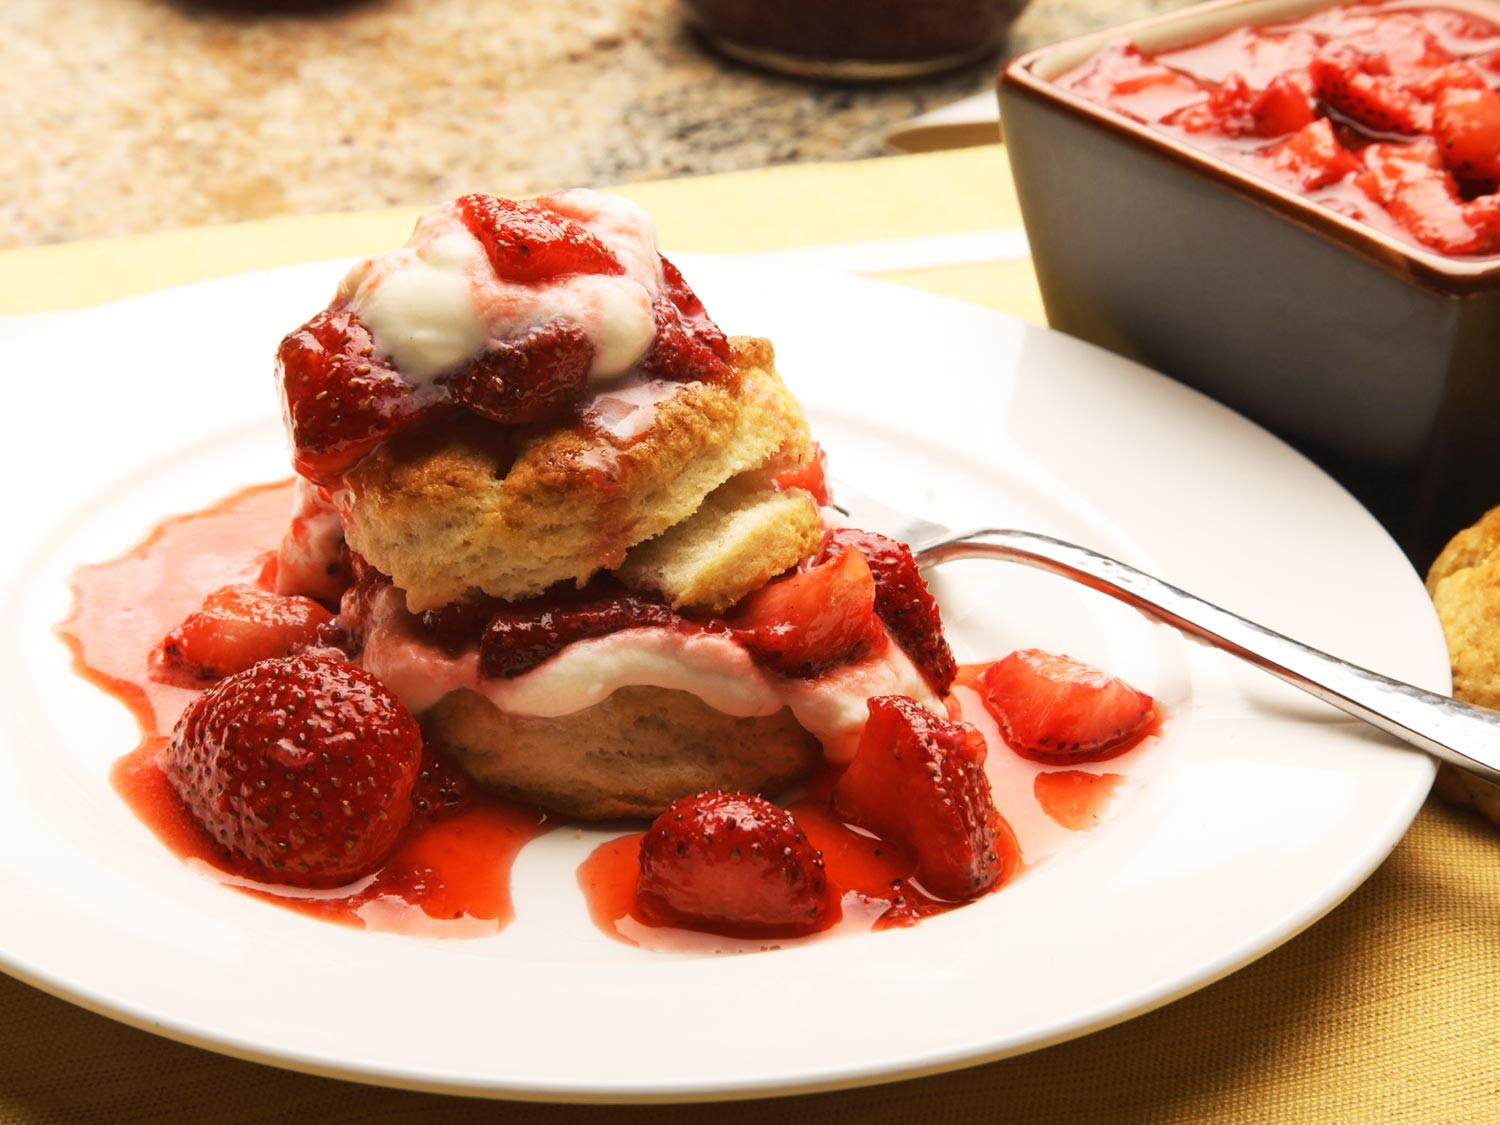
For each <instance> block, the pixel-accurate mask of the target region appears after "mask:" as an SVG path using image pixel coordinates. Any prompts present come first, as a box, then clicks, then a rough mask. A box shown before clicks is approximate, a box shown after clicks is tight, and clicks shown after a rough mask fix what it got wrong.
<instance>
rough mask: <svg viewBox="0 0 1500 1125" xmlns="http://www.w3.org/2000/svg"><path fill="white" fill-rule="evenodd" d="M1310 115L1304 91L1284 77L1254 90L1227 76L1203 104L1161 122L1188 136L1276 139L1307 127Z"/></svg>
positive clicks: (1309, 101)
mask: <svg viewBox="0 0 1500 1125" xmlns="http://www.w3.org/2000/svg"><path fill="white" fill-rule="evenodd" d="M1314 112H1315V111H1314V109H1313V104H1312V99H1311V98H1310V97H1309V96H1308V93H1307V91H1306V90H1304V89H1303V88H1302V87H1301V86H1299V85H1298V84H1297V83H1295V82H1293V81H1292V80H1291V79H1289V78H1288V77H1286V76H1285V75H1278V76H1277V77H1275V78H1273V79H1272V80H1271V82H1270V83H1269V84H1268V85H1267V86H1266V88H1265V89H1263V90H1256V89H1253V88H1252V87H1251V86H1250V84H1249V83H1248V82H1246V81H1245V79H1244V78H1243V77H1242V76H1241V75H1239V74H1230V75H1228V76H1227V77H1226V78H1225V79H1224V81H1223V82H1221V83H1220V84H1219V85H1218V86H1217V87H1215V88H1214V90H1213V91H1212V92H1211V93H1210V94H1209V96H1208V99H1207V100H1206V101H1202V102H1196V103H1194V104H1193V105H1190V106H1186V107H1184V108H1183V109H1181V110H1179V111H1178V112H1176V113H1174V114H1171V115H1169V116H1168V117H1167V118H1166V119H1165V120H1166V122H1167V123H1169V124H1172V125H1177V126H1179V127H1180V128H1183V129H1186V130H1187V131H1188V132H1190V133H1210V132H1211V133H1221V134H1223V135H1225V136H1229V137H1280V136H1285V135H1286V134H1287V133H1295V132H1296V131H1297V130H1298V129H1301V128H1302V127H1303V126H1305V125H1307V124H1308V123H1309V122H1310V121H1312V120H1313V117H1314Z"/></svg>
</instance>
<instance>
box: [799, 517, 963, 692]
mask: <svg viewBox="0 0 1500 1125" xmlns="http://www.w3.org/2000/svg"><path fill="white" fill-rule="evenodd" d="M849 547H852V548H853V549H854V550H856V551H858V552H859V553H860V554H861V555H863V556H864V558H865V561H866V562H867V563H869V564H870V573H871V574H872V575H874V578H875V613H876V615H877V616H878V617H879V618H880V620H881V621H883V622H884V623H885V627H886V628H887V629H889V630H890V633H891V636H892V637H894V638H895V641H896V643H897V644H898V645H900V646H901V649H902V651H904V652H905V653H906V655H907V656H909V657H911V659H912V662H913V663H914V664H916V666H917V670H918V671H920V672H921V673H922V678H923V679H925V680H926V681H927V683H928V685H929V686H930V687H931V688H932V690H933V691H935V692H937V694H938V695H946V694H947V693H948V689H949V688H951V687H952V686H953V678H954V677H955V676H956V675H958V661H956V660H955V659H954V658H953V650H952V649H951V648H949V647H948V639H947V638H946V637H944V636H943V619H942V616H941V615H940V614H939V613H938V605H937V600H936V599H935V598H933V596H932V593H931V592H930V591H929V590H928V589H927V583H926V581H924V580H923V578H922V572H921V571H920V570H918V569H917V561H916V559H914V558H913V557H912V553H911V548H910V547H908V546H907V545H906V544H905V543H900V542H897V541H896V540H895V539H891V538H888V537H887V536H884V535H877V534H876V533H875V532H873V531H860V530H858V529H857V528H852V527H841V528H837V529H835V530H833V531H831V532H829V534H828V539H827V544H826V545H825V546H824V548H823V550H824V552H825V553H827V552H828V551H829V550H830V548H849Z"/></svg>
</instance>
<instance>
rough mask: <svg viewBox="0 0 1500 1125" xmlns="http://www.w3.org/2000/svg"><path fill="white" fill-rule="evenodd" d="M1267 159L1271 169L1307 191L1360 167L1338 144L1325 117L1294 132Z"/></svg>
mask: <svg viewBox="0 0 1500 1125" xmlns="http://www.w3.org/2000/svg"><path fill="white" fill-rule="evenodd" d="M1269 155H1270V160H1271V164H1272V166H1273V167H1275V168H1277V169H1278V170H1279V171H1281V172H1284V173H1286V174H1287V175H1288V176H1289V177H1290V178H1291V179H1292V180H1294V181H1295V182H1296V183H1297V184H1298V185H1299V186H1300V187H1302V188H1304V189H1305V190H1308V191H1311V190H1313V189H1315V188H1322V187H1327V186H1328V185H1329V184H1335V183H1338V181H1340V180H1342V179H1343V178H1344V177H1345V176H1348V175H1350V174H1351V173H1355V172H1358V171H1359V169H1360V167H1361V165H1360V163H1359V160H1358V158H1357V157H1356V156H1355V155H1354V154H1353V153H1352V152H1350V151H1349V150H1348V149H1346V148H1345V147H1344V146H1343V145H1341V144H1339V141H1338V137H1337V136H1335V135H1334V132H1333V126H1332V125H1331V124H1329V122H1328V119H1327V118H1326V117H1321V118H1319V119H1318V120H1316V121H1314V122H1312V124H1310V125H1308V126H1306V127H1305V128H1303V129H1300V130H1298V131H1297V132H1296V133H1295V134H1293V135H1292V136H1291V137H1288V138H1287V139H1286V141H1284V142H1283V143H1281V144H1279V145H1277V146H1276V147H1275V148H1274V149H1272V150H1271V152H1270V154H1269Z"/></svg>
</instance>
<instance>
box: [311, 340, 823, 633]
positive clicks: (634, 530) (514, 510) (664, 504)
mask: <svg viewBox="0 0 1500 1125" xmlns="http://www.w3.org/2000/svg"><path fill="white" fill-rule="evenodd" d="M731 347H732V352H733V363H732V366H733V375H732V377H731V378H730V379H728V380H727V381H725V382H723V383H712V384H710V383H698V382H691V383H682V384H677V385H675V386H673V387H671V388H669V390H670V395H669V397H667V398H665V399H664V400H663V401H661V402H660V403H659V405H657V407H656V412H655V417H654V419H653V421H652V424H651V425H650V426H649V427H646V428H644V431H643V432H642V433H640V434H639V436H631V437H630V438H629V439H627V440H621V439H620V438H618V437H616V436H615V435H614V434H612V433H611V432H609V431H608V430H607V429H604V428H600V427H598V426H595V425H591V424H589V423H587V422H579V423H576V424H573V425H570V426H567V427H563V428H560V429H544V430H536V429H526V430H516V431H505V430H503V429H497V428H495V427H487V426H481V425H474V424H468V425H457V426H453V427H451V428H449V429H447V430H445V432H444V434H443V436H442V437H440V438H434V437H433V436H432V435H430V434H429V435H421V436H419V437H416V438H413V439H410V440H406V441H403V440H401V439H397V440H394V441H391V442H388V443H386V444H385V445H384V446H382V447H380V448H379V449H377V450H376V451H375V452H374V453H373V454H371V455H370V457H368V458H366V460H365V461H364V462H363V463H362V464H361V465H359V466H358V467H357V468H356V469H355V470H354V471H353V472H351V473H350V475H349V478H348V481H347V485H348V487H347V489H346V490H345V491H344V493H343V494H342V496H341V498H340V504H341V510H342V514H343V518H344V525H345V533H346V537H347V539H348V541H349V545H350V547H351V548H353V549H354V550H355V551H357V552H359V553H360V554H361V555H363V556H364V557H365V558H366V559H367V560H368V561H369V562H370V563H371V564H372V565H373V566H375V567H376V568H377V569H379V570H381V571H382V572H384V573H386V574H389V575H390V576H391V578H392V579H393V580H394V581H395V583H396V585H397V586H399V587H400V588H401V589H403V590H404V591H405V592H406V595H407V605H408V607H409V608H410V609H412V610H413V611H419V610H423V609H431V608H436V607H438V606H442V605H446V604H447V603H449V602H452V601H455V600H456V599H458V598H460V597H462V596H463V595H464V594H465V593H466V592H467V591H469V590H471V589H479V590H482V591H484V592H485V593H487V594H490V595H492V596H495V597H501V598H507V599H512V600H515V599H521V598H526V597H533V596H535V595H537V594H540V593H542V592H543V591H544V590H545V589H546V588H547V587H549V586H551V585H554V584H556V583H558V582H562V581H574V582H577V583H580V584H582V583H583V582H585V581H587V580H588V578H589V577H590V576H592V575H593V574H595V573H597V572H598V571H600V570H605V569H610V568H613V567H616V566H619V565H620V563H621V562H622V561H623V559H624V558H625V554H626V552H627V550H628V549H629V548H630V547H632V546H634V545H635V544H637V543H640V542H642V541H644V540H646V539H649V538H651V537H652V536H655V535H657V534H659V533H661V532H662V531H664V530H666V529H667V528H669V527H671V526H672V525H674V524H676V523H679V522H680V521H682V520H684V519H686V518H687V517H688V516H690V515H691V514H692V513H693V512H694V511H696V510H697V509H698V507H699V505H700V504H701V503H702V502H703V499H704V498H705V497H706V496H707V495H708V494H709V493H711V492H713V491H714V490H715V489H716V488H718V487H719V486H720V485H721V484H723V483H724V482H725V481H727V480H729V479H730V478H732V477H735V476H737V475H739V474H741V473H745V472H748V471H751V470H755V469H757V468H760V467H762V466H765V465H766V464H768V463H772V462H775V463H782V462H784V463H786V464H800V463H802V462H804V461H806V460H807V459H808V457H809V456H811V451H812V441H811V437H810V436H809V434H808V430H807V421H806V419H805V417H804V416H803V414H802V410H801V407H800V406H798V404H797V402H796V400H795V399H794V398H792V396H791V395H790V394H789V393H788V392H787V390H786V388H785V386H783V384H782V382H781V378H780V376H778V375H777V374H776V371H775V368H774V353H773V351H772V348H771V345H770V343H769V341H766V340H760V339H755V338H749V337H734V338H732V339H731Z"/></svg>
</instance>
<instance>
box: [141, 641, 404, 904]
mask: <svg viewBox="0 0 1500 1125" xmlns="http://www.w3.org/2000/svg"><path fill="white" fill-rule="evenodd" d="M421 758H422V736H421V732H420V730H419V729H418V727H417V723H416V720H415V719H413V718H412V716H411V713H410V712H409V711H407V709H406V708H405V706H403V705H402V703H401V702H400V701H399V700H397V699H396V698H395V697H394V696H393V695H391V694H390V692H388V691H387V690H386V689H385V687H384V686H382V685H381V683H380V682H379V681H378V680H376V679H375V678H374V677H373V676H371V675H369V674H368V673H367V672H364V671H363V670H361V669H359V668H356V667H354V666H353V665H351V664H347V663H345V662H343V661H341V660H337V659H334V658H331V657H328V656H323V655H317V656H314V655H311V654H308V655H302V656H288V657H280V658H277V659H273V660H263V661H261V662H260V663H258V664H256V665H254V666H252V667H250V668H248V669H246V670H245V671H243V672H239V673H236V674H235V675H233V676H229V677H227V678H225V679H223V680H220V681H219V682H218V683H217V684H215V685H214V686H213V687H211V688H209V689H208V690H207V691H205V692H204V693H203V694H202V695H201V696H199V697H198V698H197V699H196V700H194V701H193V703H192V704H191V706H189V707H188V709H187V711H186V712H184V714H183V716H182V718H181V719H180V720H179V721H178V723H177V727H176V729H175V730H174V731H173V732H172V739H171V741H170V742H169V743H168V744H167V747H166V749H165V750H164V751H163V753H162V758H161V765H162V768H163V770H164V771H165V772H166V775H167V778H168V780H169V781H170V782H171V784H172V787H173V789H175V790H176V792H177V794H178V796H179V797H181V798H182V801H183V803H184V804H185V805H186V806H187V808H188V811H189V812H191V813H192V814H193V816H194V817H195V818H197V820H198V821H199V822H200V823H202V824H203V826H204V827H205V828H206V829H207V830H208V832H209V834H210V835H211V836H213V837H214V839H215V840H217V841H218V842H219V844H220V845H222V846H223V848H224V849H225V851H226V852H228V853H229V855H230V856H231V857H232V862H233V864H234V865H235V867H236V868H237V869H238V870H240V871H242V872H243V873H244V874H246V875H248V876H250V877H251V878H254V879H259V880H262V881H264V882H268V883H285V884H290V885H293V886H300V887H336V886H340V885H342V884H344V883H348V882H350V881H352V880H354V879H357V878H359V877H360V876H362V875H365V874H368V873H369V872H371V871H373V870H374V869H375V868H376V867H378V866H379V865H380V863H381V861H382V860H384V859H385V857H386V856H387V854H388V853H389V852H390V850H391V849H392V848H393V847H394V845H395V843H396V840H397V837H399V836H400V834H401V831H402V829H404V828H405V827H406V824H407V821H408V820H410V819H411V814H412V800H411V794H412V786H413V784H414V783H415V782H416V779H417V775H418V772H419V770H420V763H421Z"/></svg>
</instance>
